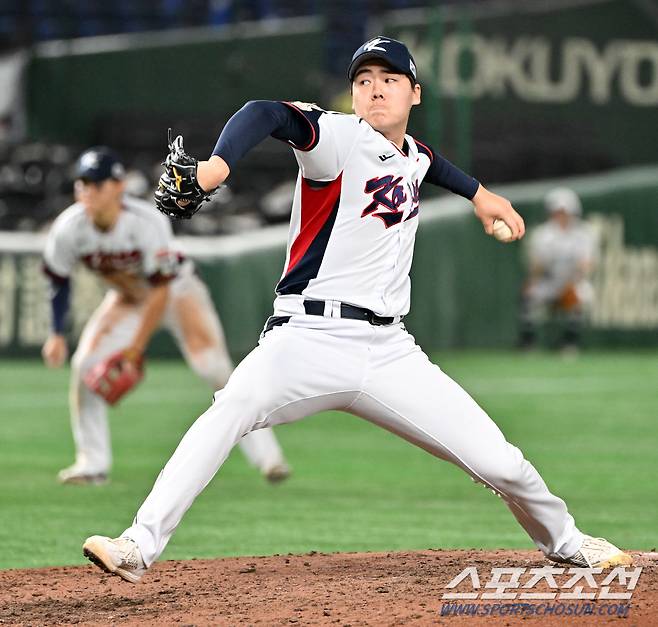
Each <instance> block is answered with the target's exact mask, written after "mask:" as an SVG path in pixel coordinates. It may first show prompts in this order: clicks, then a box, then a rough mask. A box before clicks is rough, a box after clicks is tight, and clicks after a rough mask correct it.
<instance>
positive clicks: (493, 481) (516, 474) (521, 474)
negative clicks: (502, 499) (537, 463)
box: [478, 452, 525, 495]
mask: <svg viewBox="0 0 658 627" xmlns="http://www.w3.org/2000/svg"><path fill="white" fill-rule="evenodd" d="M478 474H479V476H480V477H481V479H482V481H483V482H484V483H485V484H486V485H487V486H489V487H491V488H493V490H494V491H495V492H497V493H500V494H502V495H506V494H510V493H514V492H516V491H517V488H518V487H519V486H520V485H522V484H523V483H524V482H525V460H524V459H523V456H522V455H517V454H515V453H513V452H512V453H511V454H509V455H506V456H505V458H504V459H501V460H498V461H497V462H496V463H495V464H487V465H486V466H484V467H481V468H479V469H478Z"/></svg>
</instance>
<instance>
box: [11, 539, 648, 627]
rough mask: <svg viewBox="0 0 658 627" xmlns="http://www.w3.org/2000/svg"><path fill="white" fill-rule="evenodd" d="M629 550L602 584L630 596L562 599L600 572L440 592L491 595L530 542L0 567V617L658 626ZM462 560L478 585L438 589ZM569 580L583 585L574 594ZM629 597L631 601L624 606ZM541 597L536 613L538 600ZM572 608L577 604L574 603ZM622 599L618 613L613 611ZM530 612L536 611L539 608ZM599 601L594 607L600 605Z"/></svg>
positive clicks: (641, 557)
mask: <svg viewBox="0 0 658 627" xmlns="http://www.w3.org/2000/svg"><path fill="white" fill-rule="evenodd" d="M633 555H634V557H635V559H636V566H637V567H642V572H641V574H640V578H639V580H638V581H637V586H636V587H635V589H634V590H630V591H629V590H628V589H627V588H628V585H629V582H628V581H627V582H626V583H625V585H622V584H621V583H620V582H619V580H618V579H616V580H615V582H612V583H610V586H609V590H608V591H607V592H608V594H611V595H614V594H628V593H629V592H630V593H631V594H632V599H631V600H630V601H628V600H624V599H621V598H619V597H618V598H616V599H606V600H603V599H601V598H597V599H595V600H588V599H584V600H583V599H581V600H573V599H572V600H569V599H565V598H562V599H560V598H559V595H560V594H564V593H572V594H573V593H574V592H575V593H576V594H580V595H581V596H582V595H587V594H590V595H593V596H595V597H600V596H601V594H602V591H603V585H604V584H603V580H604V579H605V577H606V573H603V574H602V575H594V576H593V580H592V582H588V581H587V580H581V581H580V582H578V583H576V584H574V585H572V586H571V588H570V589H568V590H566V589H563V586H564V584H565V582H567V581H568V579H569V577H573V575H569V574H568V573H566V571H565V573H564V574H555V580H556V584H557V586H558V588H557V589H556V590H554V591H553V592H554V593H555V594H556V598H555V599H554V600H539V599H532V600H527V599H525V600H519V598H518V596H517V599H516V600H483V599H482V598H479V599H477V600H458V601H453V600H447V599H446V598H444V596H443V595H444V594H446V593H449V592H453V593H454V592H457V593H474V592H475V593H477V594H479V596H480V597H481V595H482V594H483V593H486V592H489V593H492V592H494V593H495V592H496V590H495V588H491V587H489V588H487V587H486V584H487V582H489V581H490V580H491V577H492V568H526V569H527V570H526V571H524V574H523V575H521V576H520V579H519V581H520V585H521V586H523V585H524V584H525V583H527V582H528V581H529V579H530V577H531V576H532V575H531V573H530V568H538V567H539V568H541V567H545V566H549V565H550V564H549V563H548V562H546V561H545V560H543V559H542V557H541V555H540V554H539V553H538V552H530V551H502V550H501V551H489V552H484V551H443V550H440V551H433V550H430V551H418V552H398V553H366V554H364V553H349V554H344V553H343V554H333V555H327V554H320V553H309V554H306V555H276V556H273V557H240V558H227V559H216V560H191V561H187V562H174V561H169V562H160V563H158V564H156V565H155V566H154V567H153V568H152V569H151V570H150V571H149V572H148V573H147V575H146V576H145V577H144V579H143V580H142V582H141V583H139V584H137V585H132V584H129V583H126V582H124V581H123V580H121V579H119V578H118V577H115V576H109V575H106V574H105V573H103V572H102V571H100V570H99V569H98V568H96V567H95V566H92V565H89V566H75V567H61V568H48V569H34V570H8V571H0V624H2V625H65V624H80V625H119V624H120V625H172V624H179V625H237V624H247V625H288V626H290V625H300V626H301V625H340V626H346V625H354V626H356V625H437V624H439V625H454V624H466V625H472V626H476V625H482V624H487V625H491V624H501V625H528V624H529V623H530V624H533V625H564V624H575V625H605V624H608V625H609V624H612V623H614V624H617V625H624V627H630V626H631V625H637V626H638V627H644V626H646V625H658V615H656V609H657V607H658V605H657V604H656V594H657V593H658V554H656V553H633ZM467 567H474V572H475V573H477V577H478V579H479V582H480V585H481V588H480V589H479V590H477V591H476V590H474V588H473V579H471V578H468V579H466V580H465V581H463V582H462V583H461V584H459V585H458V586H457V587H455V588H453V589H451V590H449V589H447V588H446V587H445V586H446V585H447V584H448V583H449V582H450V581H451V580H452V579H454V578H455V577H456V576H457V575H458V574H459V573H461V572H462V571H463V570H464V569H465V568H467ZM631 570H632V569H627V572H630V571H631ZM471 572H473V571H471ZM509 577H510V575H505V576H504V577H503V579H504V580H508V579H509ZM591 583H595V584H596V588H592V587H591ZM579 585H582V586H583V588H582V590H580V592H578V589H577V586H579ZM542 591H543V592H544V593H545V594H546V593H551V590H550V589H549V585H548V584H547V582H546V581H545V580H544V581H543V582H542V583H541V584H539V585H537V586H535V587H533V588H532V589H531V590H530V589H529V588H526V589H525V592H526V593H528V592H533V593H541V592H542ZM506 592H509V589H508V590H507V591H506ZM520 592H522V589H520V590H518V591H517V593H520ZM513 593H514V592H513ZM453 603H457V604H478V605H479V606H480V609H479V611H480V612H481V613H482V612H484V611H485V609H484V607H485V606H486V605H487V604H488V605H489V608H490V609H489V611H490V612H491V608H492V606H493V605H494V604H503V605H506V606H507V610H503V612H506V614H505V615H503V616H502V617H501V616H500V614H499V613H498V615H497V616H496V617H492V616H490V615H489V616H485V615H482V614H481V615H480V616H454V615H453V616H447V615H445V612H446V611H447V609H446V608H448V609H449V608H454V607H456V606H452V605H450V604H453ZM513 603H517V604H518V605H517V606H512V605H511V604H513ZM629 603H630V609H628V608H627V609H626V610H623V606H625V605H628V604H629ZM520 604H526V606H521V605H520ZM541 604H544V606H543V607H544V610H543V611H541V610H537V609H536V608H538V607H539V606H540V605H541ZM530 606H532V607H534V608H535V610H534V614H533V615H530V614H529V613H528V612H529V611H531V610H532V608H531V607H530ZM549 606H553V614H552V615H551V614H547V611H546V608H548V607H549ZM515 607H516V608H517V609H516V610H515V609H514V608H515ZM522 607H526V609H525V610H524V614H521V613H520V612H521V611H522ZM560 607H561V608H562V609H558V608H560ZM569 607H571V608H572V609H571V611H570V610H569V609H568V608H569ZM576 607H578V608H580V609H573V608H576ZM620 607H621V608H622V610H621V613H622V614H624V613H625V617H621V618H620V617H619V616H617V614H618V613H619V612H620V610H619V608H620ZM510 608H511V609H510ZM474 609H475V610H477V609H478V608H477V607H474V605H471V607H470V608H468V607H467V608H466V610H464V608H463V606H462V611H474ZM442 611H443V612H444V615H442ZM455 611H457V610H455ZM514 611H516V612H519V613H517V614H514V613H512V612H514ZM538 611H540V612H541V613H542V614H543V615H542V616H537V613H538ZM601 611H603V612H604V615H599V614H600V612H601ZM575 612H580V615H577V616H576V615H574V613H575ZM608 612H612V614H610V615H608ZM558 613H559V614H558ZM556 614H558V615H556ZM620 621H621V622H620Z"/></svg>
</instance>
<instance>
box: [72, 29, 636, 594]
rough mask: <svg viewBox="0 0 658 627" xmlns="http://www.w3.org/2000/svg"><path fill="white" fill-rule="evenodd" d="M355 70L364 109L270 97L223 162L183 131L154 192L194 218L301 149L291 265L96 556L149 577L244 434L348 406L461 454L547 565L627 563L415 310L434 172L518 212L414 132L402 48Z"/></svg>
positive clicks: (451, 454)
mask: <svg viewBox="0 0 658 627" xmlns="http://www.w3.org/2000/svg"><path fill="white" fill-rule="evenodd" d="M348 77H349V81H350V85H351V89H352V99H353V100H352V103H353V109H354V114H353V115H345V114H341V113H333V112H330V111H323V110H322V109H320V108H319V107H316V106H314V105H308V104H303V103H285V102H264V101H256V102H250V103H248V104H247V105H246V106H245V107H244V108H242V109H241V110H240V111H238V112H237V113H236V114H235V115H234V116H233V117H232V118H231V119H230V120H229V121H228V123H227V124H226V126H225V127H224V129H223V131H222V133H221V135H220V137H219V140H218V142H217V144H216V146H215V149H214V151H213V154H212V156H211V157H210V159H209V160H208V161H202V162H199V163H196V162H195V161H194V160H193V159H192V158H191V157H189V156H188V155H185V154H184V151H183V150H182V142H176V141H174V142H173V143H172V145H171V151H170V156H169V157H168V159H167V162H166V166H165V173H164V174H163V175H162V177H161V179H160V185H159V187H158V190H157V191H156V198H157V202H158V204H159V206H160V207H161V209H162V210H163V211H165V212H166V213H169V214H172V215H182V216H189V215H191V214H192V213H193V212H194V210H195V209H196V208H198V206H199V205H200V204H201V202H203V198H204V194H206V193H208V192H209V191H210V190H212V189H213V188H216V187H217V186H218V185H220V184H221V183H222V182H223V181H224V180H225V179H226V178H227V176H228V175H229V173H230V171H231V170H232V169H233V168H235V167H236V166H237V163H238V161H239V159H240V157H242V155H244V154H245V153H246V152H247V151H248V150H249V149H250V148H252V147H253V146H256V145H257V144H258V143H259V142H260V141H262V140H263V139H265V138H266V137H268V136H270V135H271V136H273V137H275V138H277V139H280V140H282V141H284V142H287V143H288V144H289V145H290V147H291V149H292V150H293V153H294V155H295V158H296V159H297V162H298V163H299V177H298V179H297V188H296V191H295V196H294V201H293V208H292V217H291V221H290V237H289V240H288V250H287V256H286V261H285V266H284V269H283V273H282V275H281V280H280V281H279V283H278V285H277V288H276V292H277V297H276V300H275V301H274V312H273V316H272V317H270V318H269V319H268V321H267V322H266V324H265V326H264V329H263V333H262V335H261V339H260V342H259V345H258V346H257V347H256V348H255V349H254V350H253V351H252V352H251V353H250V354H249V355H248V356H247V357H246V358H245V359H244V361H243V362H242V363H241V364H240V365H239V366H238V367H237V368H236V370H235V372H234V373H233V376H232V377H231V379H230V380H229V382H228V384H227V385H226V387H225V388H224V389H223V390H221V391H220V392H218V393H217V394H216V395H215V402H214V404H213V405H212V406H211V407H210V408H209V409H208V410H207V411H206V412H205V413H204V414H203V415H202V416H201V417H200V418H199V419H198V420H197V421H196V422H195V423H194V424H193V425H192V427H191V428H190V429H189V431H188V432H187V434H186V435H185V437H184V438H183V439H182V441H181V442H180V444H179V446H178V448H177V450H176V451H175V452H174V454H173V455H172V457H171V459H170V460H169V462H168V463H167V465H166V466H165V467H164V469H163V471H162V472H161V474H160V475H159V477H158V479H157V481H156V483H155V485H154V486H153V489H152V491H151V493H150V494H149V496H148V497H147V498H146V500H145V501H144V503H143V504H142V506H141V507H140V508H139V511H138V512H137V515H136V517H135V518H134V520H133V523H132V525H131V526H129V527H128V528H127V529H126V530H125V531H124V533H123V534H122V535H121V537H119V538H116V539H111V538H108V537H105V536H92V537H90V538H88V539H87V541H86V542H85V543H84V545H83V552H84V554H85V555H86V556H87V557H88V558H89V559H91V560H92V561H93V562H94V563H96V564H98V565H99V566H100V567H101V568H103V569H105V570H107V571H109V572H112V573H115V574H117V575H119V576H120V577H122V578H123V579H125V580H127V581H130V582H137V581H139V579H140V578H141V577H142V576H143V574H144V573H145V572H146V569H147V568H148V567H149V566H150V565H151V564H152V563H153V562H154V560H156V559H157V558H158V556H159V555H160V554H161V553H162V551H163V550H164V548H165V546H166V544H167V542H168V541H169V538H170V537H171V535H172V533H174V531H175V529H176V527H177V526H178V524H179V523H180V521H181V519H182V517H183V515H184V514H185V512H186V511H187V509H188V508H189V507H190V506H191V505H192V503H193V501H194V499H195V497H196V495H198V494H199V492H201V490H203V488H204V487H205V486H206V485H207V483H208V482H209V481H210V480H211V479H212V477H213V476H214V475H215V473H216V472H217V471H218V469H219V468H220V466H221V465H222V463H223V462H224V460H225V459H226V457H227V455H228V454H229V452H230V450H231V448H232V446H234V445H235V443H237V442H238V441H239V440H240V438H242V437H243V436H244V435H245V434H246V433H250V432H252V431H253V430H255V429H262V428H264V427H271V426H274V425H278V424H282V423H287V422H292V421H295V420H300V419H302V418H304V417H305V416H308V415H310V414H315V413H317V412H321V411H327V410H342V411H345V412H349V413H351V414H354V415H355V416H358V417H360V418H363V419H365V420H368V421H370V422H373V423H375V424H377V425H379V426H381V427H383V428H384V429H388V430H389V431H391V432H393V433H395V434H397V435H399V436H400V437H402V438H404V439H406V440H408V441H409V442H411V443H413V444H415V445H416V446H419V447H421V448H423V449H425V450H426V451H428V452H429V453H431V454H432V455H434V456H436V457H438V458H440V459H443V460H446V461H449V462H451V463H453V464H456V465H457V466H459V467H460V468H461V469H463V470H464V472H465V473H467V474H468V475H470V476H471V477H472V478H473V479H475V480H476V481H478V482H480V483H482V484H483V485H485V486H486V487H488V488H489V489H491V490H492V491H494V492H495V493H496V494H498V495H499V496H500V497H501V498H502V499H503V500H504V501H505V503H506V504H507V506H508V507H509V509H510V510H511V512H512V514H513V515H514V516H515V517H516V519H517V520H518V521H519V523H520V524H521V525H522V526H523V528H524V529H525V530H526V531H527V533H528V534H529V536H530V537H531V538H532V539H533V540H534V542H535V544H536V545H537V547H538V548H539V549H541V550H542V551H543V552H544V554H545V555H546V556H547V557H549V558H550V559H552V560H555V561H560V562H565V563H567V564H571V565H574V566H583V567H587V566H597V567H598V566H601V567H603V566H608V565H612V564H627V563H630V561H631V558H630V556H628V555H626V554H625V553H623V552H622V551H620V550H619V549H618V548H617V547H615V546H613V545H612V544H610V543H608V542H607V541H605V540H603V539H600V538H599V539H597V538H591V537H589V536H586V535H584V534H583V533H581V531H580V530H579V529H578V528H577V527H576V524H575V522H574V519H573V517H572V516H571V515H570V514H569V512H568V510H567V507H566V505H565V503H564V501H562V500H561V499H560V498H558V497H557V496H555V495H553V494H552V493H551V492H550V491H549V489H548V487H547V486H546V484H545V483H544V481H543V480H542V478H541V477H540V476H539V473H538V472H537V470H536V469H535V468H534V467H533V466H532V464H531V463H530V462H529V461H527V460H526V459H525V458H524V456H523V454H522V453H521V451H520V450H519V449H518V448H516V447H515V446H513V445H512V444H510V443H509V442H507V440H506V439H505V437H504V436H503V434H502V433H501V431H500V429H499V428H498V427H497V426H496V424H495V423H494V422H493V421H492V420H491V418H490V417H489V416H488V415H487V414H486V413H485V412H484V411H483V410H482V409H481V408H480V407H479V406H478V405H477V403H476V402H475V401H474V400H473V399H472V398H471V397H470V396H469V395H468V394H467V393H466V392H465V391H464V390H463V389H462V388H461V387H460V386H459V385H458V384H457V383H455V382H454V381H453V380H452V379H450V377H448V376H447V375H446V374H445V373H444V372H442V371H441V369H440V368H439V367H438V366H436V365H435V364H433V363H432V362H431V361H430V360H429V359H428V357H427V355H425V353H424V352H423V351H422V350H421V348H420V347H419V346H418V345H417V344H416V342H415V341H414V338H413V337H412V336H411V335H410V334H409V333H408V332H407V330H406V329H405V327H404V324H403V322H402V318H403V317H404V316H405V315H406V313H407V312H408V311H409V300H410V281H409V269H410V267H411V261H412V254H413V248H414V237H415V234H416V229H417V228H418V216H419V213H420V212H421V211H422V208H421V205H420V191H419V190H420V185H421V183H422V182H423V181H426V182H428V183H432V184H434V185H439V186H441V187H444V188H446V189H449V190H451V191H453V192H455V193H457V194H459V195H461V196H463V197H465V198H468V199H470V200H471V202H472V203H473V206H474V210H475V214H476V216H477V217H478V218H479V219H480V220H481V222H482V224H483V225H484V228H485V231H486V232H487V233H488V234H492V233H493V222H494V220H496V219H499V220H503V221H504V222H505V223H506V224H507V225H508V227H509V228H510V230H511V232H512V235H511V239H519V238H521V237H522V236H523V234H524V224H523V220H522V219H521V216H519V214H518V213H516V211H515V210H514V209H513V208H512V206H511V205H510V203H509V202H508V201H507V200H505V199H504V198H502V197H500V196H497V195H496V194H493V193H492V192H490V191H488V190H487V189H486V188H485V187H484V186H483V185H481V184H480V183H479V182H478V181H476V180H475V179H473V178H472V177H470V176H468V175H466V174H464V173H463V172H461V171H460V170H459V169H457V168H456V167H455V166H453V165H452V164H451V163H450V162H449V161H447V160H446V159H445V158H443V157H442V156H441V155H440V154H439V153H438V152H437V151H436V150H434V149H433V148H432V147H430V146H428V145H427V144H425V143H423V142H421V141H419V140H416V139H414V138H413V137H412V136H411V135H409V134H407V132H406V129H407V122H408V119H409V113H410V111H411V109H412V107H414V106H416V105H418V104H420V99H421V87H420V85H419V84H418V82H417V79H416V66H415V64H414V61H413V59H412V57H411V55H410V53H409V51H408V50H407V47H406V46H405V45H404V44H403V43H401V42H399V41H395V40H393V39H389V38H387V37H377V38H375V39H372V40H370V41H368V42H366V43H365V44H363V45H362V46H361V47H360V48H359V49H358V50H357V51H356V53H355V54H354V57H353V59H352V63H351V65H350V66H349V70H348ZM176 181H178V183H179V184H178V185H176V184H175V182H176ZM179 188H180V189H179ZM199 190H200V191H199ZM473 254H477V251H474V252H473Z"/></svg>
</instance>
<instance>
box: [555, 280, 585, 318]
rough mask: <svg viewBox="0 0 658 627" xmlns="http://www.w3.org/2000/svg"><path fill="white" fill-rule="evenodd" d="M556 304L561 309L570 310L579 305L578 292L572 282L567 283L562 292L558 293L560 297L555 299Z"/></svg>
mask: <svg viewBox="0 0 658 627" xmlns="http://www.w3.org/2000/svg"><path fill="white" fill-rule="evenodd" d="M557 305H558V308H559V309H562V310H563V311H571V310H572V309H576V308H577V307H578V306H579V305H580V298H578V292H577V291H576V288H575V286H574V285H573V284H572V283H569V285H567V286H566V287H565V288H564V290H563V292H562V294H560V298H559V299H558V301H557Z"/></svg>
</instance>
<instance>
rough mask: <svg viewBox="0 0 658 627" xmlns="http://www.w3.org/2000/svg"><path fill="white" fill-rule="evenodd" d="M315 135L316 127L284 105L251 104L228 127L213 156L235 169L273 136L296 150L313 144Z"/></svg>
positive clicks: (233, 118)
mask: <svg viewBox="0 0 658 627" xmlns="http://www.w3.org/2000/svg"><path fill="white" fill-rule="evenodd" d="M312 133H313V129H312V126H311V125H310V124H309V123H308V122H307V121H305V120H304V118H303V117H302V116H301V115H299V114H298V113H297V112H295V110H294V109H292V108H291V107H288V106H287V105H285V104H283V103H282V102H274V101H271V100H251V101H249V102H248V103H247V104H246V105H245V106H244V107H242V109H240V110H239V111H238V112H237V113H235V115H233V117H232V118H231V119H230V120H229V121H228V122H227V123H226V126H225V127H224V129H223V130H222V132H221V134H220V136H219V139H218V140H217V144H215V149H214V150H213V151H212V154H213V155H217V156H219V157H221V158H222V159H224V161H226V163H227V164H228V166H229V168H232V167H233V165H234V164H235V163H237V162H238V161H239V160H240V159H241V158H242V157H244V155H245V154H247V152H249V151H250V150H251V149H252V148H254V146H257V145H258V144H259V143H260V142H262V141H263V140H264V139H265V138H266V137H268V136H270V135H271V136H272V137H274V138H276V139H281V140H283V141H287V142H291V143H292V144H293V145H295V146H305V145H307V144H308V143H309V142H310V141H311V135H312Z"/></svg>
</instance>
